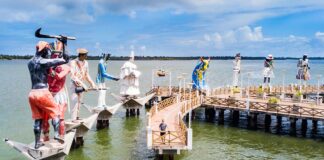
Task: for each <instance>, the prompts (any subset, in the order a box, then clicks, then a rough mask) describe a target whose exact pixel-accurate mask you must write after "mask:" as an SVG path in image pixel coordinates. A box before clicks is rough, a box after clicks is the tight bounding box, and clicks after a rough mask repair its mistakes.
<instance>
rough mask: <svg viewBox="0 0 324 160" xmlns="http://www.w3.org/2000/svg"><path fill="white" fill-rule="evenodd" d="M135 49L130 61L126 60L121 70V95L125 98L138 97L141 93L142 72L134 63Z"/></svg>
mask: <svg viewBox="0 0 324 160" xmlns="http://www.w3.org/2000/svg"><path fill="white" fill-rule="evenodd" d="M134 58H135V57H134V51H132V52H131V54H130V59H129V61H127V62H125V63H124V65H123V66H122V67H121V72H120V84H121V87H120V95H122V96H123V97H125V98H137V96H138V95H139V94H140V90H139V76H140V75H141V72H140V71H138V70H137V66H136V64H134Z"/></svg>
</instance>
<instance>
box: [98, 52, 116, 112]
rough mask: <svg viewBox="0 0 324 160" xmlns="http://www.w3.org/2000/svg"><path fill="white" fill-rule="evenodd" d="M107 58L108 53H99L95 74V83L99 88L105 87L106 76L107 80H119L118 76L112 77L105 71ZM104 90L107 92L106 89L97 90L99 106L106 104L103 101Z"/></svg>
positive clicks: (108, 56)
mask: <svg viewBox="0 0 324 160" xmlns="http://www.w3.org/2000/svg"><path fill="white" fill-rule="evenodd" d="M109 58H110V54H105V53H103V54H102V55H101V58H100V60H99V64H98V74H97V79H96V83H97V85H98V87H99V89H105V88H106V84H105V78H107V79H109V80H114V81H118V80H119V78H116V77H113V76H111V75H109V74H108V73H107V62H108V60H109ZM106 92H107V91H106V90H100V91H99V96H98V107H99V106H106V101H105V97H106Z"/></svg>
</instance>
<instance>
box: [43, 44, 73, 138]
mask: <svg viewBox="0 0 324 160" xmlns="http://www.w3.org/2000/svg"><path fill="white" fill-rule="evenodd" d="M63 45H64V44H63V43H62V42H61V41H57V42H56V43H55V44H54V43H53V49H54V50H53V51H52V55H51V58H52V59H54V58H59V57H60V56H61V55H62V53H63ZM69 73H70V67H69V65H67V64H62V65H59V66H56V67H52V68H50V69H49V74H48V77H47V79H48V86H49V91H50V92H51V94H52V96H53V97H54V100H55V102H56V103H58V104H60V105H59V106H60V108H59V117H60V125H59V136H60V138H61V139H64V134H65V126H64V125H65V124H64V113H65V111H66V108H67V105H68V93H67V90H66V88H65V79H66V76H67V75H68V74H69ZM48 118H49V117H48V115H47V114H45V115H44V122H43V134H44V137H43V141H49V123H48Z"/></svg>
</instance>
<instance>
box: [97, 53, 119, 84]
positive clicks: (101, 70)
mask: <svg viewBox="0 0 324 160" xmlns="http://www.w3.org/2000/svg"><path fill="white" fill-rule="evenodd" d="M106 70H107V68H106V66H105V65H104V62H103V60H102V59H101V60H100V61H99V64H98V74H97V79H96V82H97V83H104V82H105V78H107V79H110V80H115V81H118V78H116V77H113V76H111V75H109V74H108V73H107V71H106Z"/></svg>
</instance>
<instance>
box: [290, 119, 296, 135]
mask: <svg viewBox="0 0 324 160" xmlns="http://www.w3.org/2000/svg"><path fill="white" fill-rule="evenodd" d="M289 120H290V135H292V136H295V135H296V122H297V120H298V119H297V118H290V119H289Z"/></svg>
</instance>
